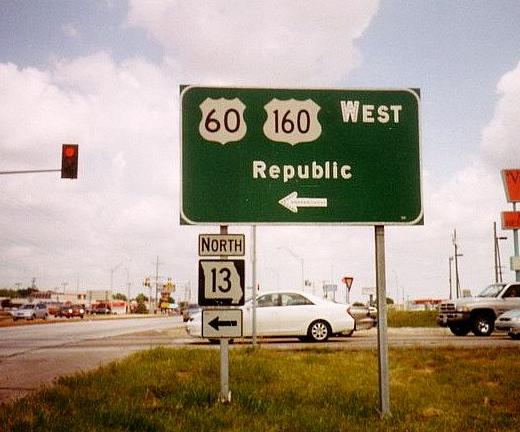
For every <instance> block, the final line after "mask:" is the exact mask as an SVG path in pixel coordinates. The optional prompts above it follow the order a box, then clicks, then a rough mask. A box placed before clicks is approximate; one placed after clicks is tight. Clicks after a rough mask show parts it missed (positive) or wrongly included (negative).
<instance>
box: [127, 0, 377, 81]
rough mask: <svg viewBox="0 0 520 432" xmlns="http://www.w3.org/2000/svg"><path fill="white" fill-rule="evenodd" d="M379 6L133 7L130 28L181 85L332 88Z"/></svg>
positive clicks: (139, 2)
mask: <svg viewBox="0 0 520 432" xmlns="http://www.w3.org/2000/svg"><path fill="white" fill-rule="evenodd" d="M378 3H379V1H378V0H358V1H350V2H344V1H341V0H334V1H327V2H323V1H305V2H301V1H294V0H289V1H280V0H249V1H241V0H232V1H226V2H217V1H210V2H208V1H190V2H185V1H157V2H153V3H151V2H148V1H143V0H133V1H131V3H130V6H131V8H130V13H129V18H128V19H129V22H130V23H131V24H133V25H135V26H139V27H142V28H144V29H145V30H146V31H147V32H148V33H149V34H150V36H151V37H152V38H153V39H154V40H155V41H157V42H158V43H160V44H161V45H162V46H164V48H165V50H166V54H167V57H168V61H169V63H170V65H171V66H172V68H173V69H174V71H175V74H176V77H177V79H178V80H179V81H180V82H182V83H193V84H199V83H204V84H222V83H227V84H235V85H244V84H247V85H256V86H261V85H271V86H273V85H285V86H287V85H290V86H303V85H315V86H320V85H322V86H323V85H325V86H330V85H334V84H338V83H339V82H340V81H341V79H343V78H344V77H345V76H347V75H348V73H349V72H350V71H351V70H352V69H354V68H355V67H357V66H358V65H359V64H360V62H361V54H360V52H359V50H357V49H356V48H355V40H356V39H357V38H358V37H360V36H361V35H362V34H363V32H364V30H365V29H366V28H367V27H368V25H369V23H370V21H371V19H372V18H373V16H374V15H375V13H376V12H377V9H378Z"/></svg>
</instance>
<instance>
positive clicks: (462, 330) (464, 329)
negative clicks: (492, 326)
mask: <svg viewBox="0 0 520 432" xmlns="http://www.w3.org/2000/svg"><path fill="white" fill-rule="evenodd" d="M450 330H451V332H452V333H453V334H454V335H455V336H466V335H467V334H468V333H469V326H468V325H463V324H459V325H452V326H450Z"/></svg>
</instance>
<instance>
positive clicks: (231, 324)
mask: <svg viewBox="0 0 520 432" xmlns="http://www.w3.org/2000/svg"><path fill="white" fill-rule="evenodd" d="M218 318H219V317H218V316H217V317H215V318H213V319H212V320H211V321H210V322H209V323H208V324H209V325H210V326H211V327H213V328H214V329H215V330H216V331H218V330H219V327H236V326H237V322H236V321H219V320H218Z"/></svg>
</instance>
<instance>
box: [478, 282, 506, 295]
mask: <svg viewBox="0 0 520 432" xmlns="http://www.w3.org/2000/svg"><path fill="white" fill-rule="evenodd" d="M504 286H505V285H499V284H493V285H489V286H488V287H486V288H484V290H483V291H482V292H481V293H480V294H479V295H478V296H477V297H496V296H497V295H498V294H500V291H502V290H503V289H504Z"/></svg>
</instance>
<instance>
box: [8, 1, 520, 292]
mask: <svg viewBox="0 0 520 432" xmlns="http://www.w3.org/2000/svg"><path fill="white" fill-rule="evenodd" d="M518 22H520V2H518V1H516V0H509V1H507V0H500V1H499V0H497V1H492V2H490V1H488V0H486V1H480V0H475V1H469V0H467V1H453V0H439V1H435V2H433V1H426V0H424V1H421V0H418V1H414V2H408V1H404V0H381V1H377V0H359V1H339V0H336V1H331V0H330V1H306V2H300V1H295V0H293V1H290V0H283V1H282V0H260V1H257V0H249V1H240V0H229V1H210V0H207V1H173V0H172V1H166V0H164V1H160V0H156V1H155V0H129V1H123V0H84V1H82V2H71V1H66V0H54V1H43V0H42V1H34V0H16V1H15V0H2V1H1V2H0V101H1V103H0V171H7V170H23V169H54V168H59V166H60V158H61V155H60V152H61V144H62V143H79V144H80V167H79V174H78V179H77V180H62V179H60V178H59V173H44V174H27V175H1V176H0V208H1V211H0V287H5V288H14V287H16V284H17V283H21V284H22V286H28V285H29V284H30V282H31V279H32V278H33V277H35V278H36V281H37V284H38V286H39V287H40V288H41V289H55V288H56V287H58V288H60V289H61V288H62V287H63V284H64V283H66V284H68V285H66V287H67V289H68V290H76V289H79V290H86V289H107V288H109V287H110V281H111V276H112V281H113V287H114V290H116V291H121V292H126V286H127V285H126V284H127V283H131V293H132V295H135V294H137V293H138V292H140V291H142V286H141V285H142V280H143V278H144V277H146V276H153V275H155V265H156V259H157V257H159V262H160V266H159V274H160V275H161V276H162V277H164V278H166V277H172V278H173V279H174V280H175V281H176V282H177V285H178V287H179V288H180V291H181V292H182V293H183V292H184V290H185V288H186V287H188V284H189V285H190V286H191V288H192V293H193V297H194V298H195V291H196V289H195V288H196V285H197V260H198V256H197V236H198V234H199V233H201V232H217V231H218V227H212V226H206V227H187V226H180V225H179V189H180V182H181V179H180V174H179V155H180V152H179V148H180V145H179V134H180V132H179V100H178V99H179V98H178V94H179V85H180V84H186V83H197V84H206V85H228V86H245V85H251V86H255V87H277V86H279V87H290V88H292V87H295V88H299V87H303V88H420V89H421V130H422V139H421V151H422V182H423V207H424V215H425V224H424V225H423V226H414V227H387V228H386V259H387V261H386V266H387V290H388V293H389V296H391V297H393V298H402V297H403V296H404V297H405V298H408V297H409V298H424V297H434V298H446V297H447V296H448V293H449V285H448V262H449V257H450V255H453V245H452V241H451V237H452V232H453V230H454V229H456V230H457V239H458V244H459V250H460V252H461V253H462V254H463V257H461V258H460V260H459V261H460V280H461V285H462V288H464V289H470V290H472V291H473V292H476V291H478V290H479V288H480V287H482V286H483V285H485V284H487V283H489V282H492V281H493V280H494V260H493V221H499V220H500V212H501V211H502V210H509V209H510V208H511V205H510V204H508V203H506V200H505V195H504V191H503V186H502V182H501V178H500V170H501V169H503V168H519V167H520V152H519V149H520V141H519V138H518V137H519V136H520V121H518V119H519V118H520V102H519V101H520V32H519V31H518ZM230 232H235V233H240V232H243V233H245V234H246V236H247V241H248V243H249V244H250V243H251V242H250V232H251V230H250V227H247V226H245V227H244V226H231V227H230ZM501 234H502V235H507V237H508V240H506V241H501V242H500V245H501V249H502V260H503V263H504V275H505V278H506V279H512V278H514V273H512V272H511V271H510V270H509V256H510V255H511V254H512V251H513V243H512V233H511V232H507V233H501ZM257 260H258V279H259V283H260V286H261V288H262V289H286V288H294V287H299V286H300V285H301V268H302V266H301V264H302V263H303V270H304V275H305V279H308V280H310V281H313V282H314V283H316V284H318V283H322V282H323V281H326V282H329V283H330V282H332V283H340V279H341V277H343V276H345V275H351V276H353V277H354V284H353V288H352V294H353V298H354V299H362V298H363V297H362V295H361V289H362V287H370V286H374V285H375V269H374V233H373V227H349V226H332V227H331V226H325V227H324V226H302V227H299V226H291V227H286V226H283V227H280V226H278V227H277V226H260V227H258V229H257ZM247 273H248V274H247V275H246V277H247V278H249V279H250V277H251V271H250V267H249V266H248V267H247Z"/></svg>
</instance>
